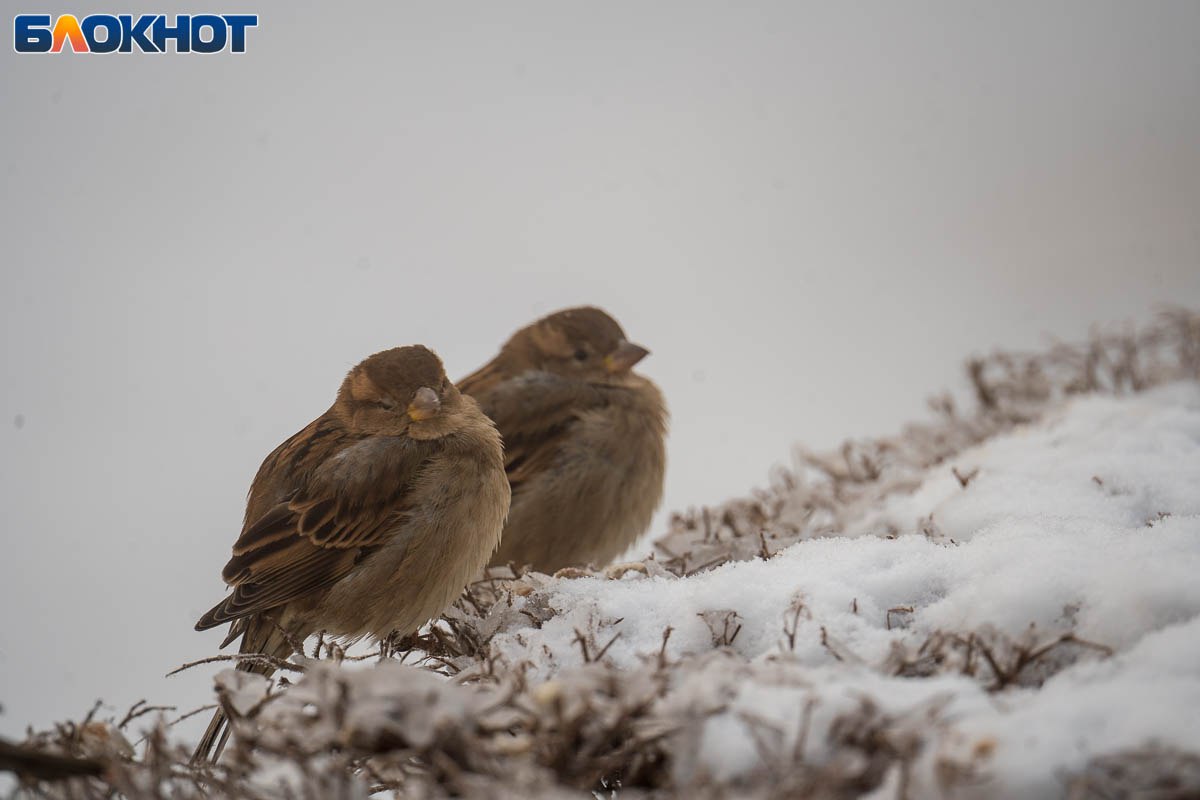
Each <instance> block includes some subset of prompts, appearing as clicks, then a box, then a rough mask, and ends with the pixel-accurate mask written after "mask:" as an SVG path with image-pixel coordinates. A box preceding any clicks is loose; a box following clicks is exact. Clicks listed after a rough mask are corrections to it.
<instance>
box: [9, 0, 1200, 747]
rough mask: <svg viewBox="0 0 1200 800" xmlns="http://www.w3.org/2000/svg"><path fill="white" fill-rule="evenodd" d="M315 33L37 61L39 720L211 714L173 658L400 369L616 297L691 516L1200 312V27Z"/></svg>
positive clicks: (1181, 8)
mask: <svg viewBox="0 0 1200 800" xmlns="http://www.w3.org/2000/svg"><path fill="white" fill-rule="evenodd" d="M3 5H4V14H3V16H4V18H5V19H11V17H12V15H13V14H15V13H18V12H25V11H31V10H36V8H35V7H34V6H35V5H37V4H24V5H16V4H13V3H12V2H10V1H9V0H5V2H4V3H3ZM317 9H318V6H317V4H311V6H309V5H307V4H287V5H284V4H267V3H265V2H260V3H258V4H257V5H255V4H251V5H246V4H241V5H237V6H236V8H235V7H229V6H221V7H219V8H218V7H209V6H203V5H196V4H194V3H193V4H189V5H188V6H187V7H186V8H182V7H177V4H176V3H174V2H158V3H153V4H149V3H144V2H135V3H125V4H124V5H121V6H120V7H119V8H118V7H114V6H111V5H101V4H97V3H91V2H83V0H80V1H79V2H72V3H70V4H68V5H66V6H56V7H54V8H53V9H48V10H50V11H52V12H53V13H63V12H73V13H76V14H78V15H80V16H82V15H83V14H86V13H89V12H110V13H116V12H118V11H121V12H125V11H132V12H134V13H139V12H170V13H174V12H176V11H180V10H187V11H191V12H193V13H199V12H204V11H231V10H235V11H251V12H257V13H259V14H260V15H261V22H260V26H259V27H258V28H257V29H254V30H252V31H250V34H249V38H248V47H249V52H248V53H247V54H245V55H243V56H236V57H234V56H231V55H228V54H223V55H218V56H194V55H193V56H183V55H160V56H119V55H112V56H75V55H71V54H61V55H57V56H18V55H16V54H15V53H13V52H12V51H11V49H10V48H9V47H8V46H7V45H6V46H4V47H0V51H3V55H2V56H0V109H2V111H0V136H2V137H3V138H2V142H3V151H2V155H0V175H2V176H3V180H2V181H0V187H2V189H0V191H2V195H0V241H2V243H3V255H2V256H0V265H2V267H0V268H2V269H3V274H2V281H0V325H2V326H3V339H2V341H0V370H2V373H0V376H2V378H0V536H3V545H4V546H3V556H2V557H0V608H2V609H3V611H0V614H2V615H3V624H2V625H0V703H2V704H3V705H4V713H3V715H0V733H4V734H9V735H12V734H16V733H18V732H19V731H21V730H22V729H23V727H24V726H25V725H26V724H27V723H34V724H36V725H45V724H47V723H49V722H51V721H52V720H55V719H61V718H65V717H68V716H78V715H80V714H81V713H82V712H83V711H85V710H86V709H87V708H88V707H89V706H90V704H91V702H92V700H93V699H95V698H97V697H104V698H105V699H106V700H108V701H110V702H111V703H112V704H113V705H114V706H120V707H122V708H123V707H124V706H126V705H128V704H129V703H131V702H132V701H134V700H137V699H138V698H141V697H147V698H149V699H150V700H152V701H154V702H159V703H176V704H179V705H180V706H181V707H188V706H189V705H196V704H199V703H200V702H202V701H203V700H204V698H205V697H206V692H207V688H208V686H209V680H210V678H209V676H210V675H211V672H204V671H199V670H198V671H193V672H192V673H190V674H188V675H185V676H182V677H179V678H174V679H171V680H170V681H167V680H164V679H162V677H161V676H162V675H163V673H164V672H166V671H167V670H168V669H169V668H171V667H173V666H175V665H177V664H179V663H180V662H183V661H185V660H189V659H193V658H198V657H201V656H205V655H208V654H210V653H211V652H213V650H214V648H215V647H216V644H217V643H218V641H219V639H220V634H219V633H218V632H216V631H213V632H210V633H208V634H205V635H201V634H197V633H194V632H193V631H192V624H193V623H194V621H195V619H196V618H197V617H198V616H199V614H200V613H201V612H202V611H203V610H205V609H207V608H208V607H209V606H210V605H211V604H212V603H214V602H215V601H216V600H217V599H218V598H219V597H220V596H221V594H222V591H223V585H222V583H221V581H220V577H219V574H220V569H221V566H222V565H223V563H224V561H225V559H226V557H227V555H228V550H229V547H230V545H231V543H232V541H233V539H234V538H235V536H236V534H237V531H238V528H239V525H240V521H241V515H242V509H243V501H244V496H245V491H246V489H247V487H248V485H249V482H250V479H251V477H252V476H253V474H254V471H255V470H256V468H257V467H258V464H259V462H260V461H261V459H262V458H263V456H264V455H265V454H266V453H267V452H269V451H270V450H271V449H272V448H273V447H274V446H275V445H276V444H277V443H278V442H280V441H281V440H282V439H284V438H285V437H287V436H288V435H290V434H291V433H293V432H294V431H296V430H297V429H299V428H300V427H301V426H303V425H304V424H305V423H306V422H308V421H309V420H310V419H312V418H313V417H315V416H316V415H318V414H319V413H321V412H322V411H323V410H324V409H325V408H326V407H327V406H328V405H329V403H330V402H331V401H332V399H333V395H334V393H335V391H336V388H337V386H338V383H339V381H340V380H341V377H342V375H343V374H344V373H345V371H346V370H347V369H348V368H349V367H350V366H351V365H353V364H354V363H355V362H357V361H358V360H360V359H361V358H362V357H364V356H366V355H367V354H369V353H372V352H375V351H377V350H380V349H384V348H387V347H391V346H395V345H400V344H408V343H413V342H423V343H425V344H428V345H430V346H431V347H433V348H434V349H436V350H437V351H438V352H439V353H440V354H441V355H442V357H443V359H444V360H445V362H446V364H447V368H448V370H449V371H450V373H451V375H452V376H457V377H461V376H462V375H465V374H466V373H468V372H470V371H471V370H472V369H474V368H475V367H476V366H478V365H479V364H480V363H482V362H483V361H485V360H486V359H487V358H489V357H490V356H491V355H492V354H493V353H494V351H495V350H496V348H497V347H498V346H499V344H500V342H501V341H502V340H503V339H504V338H505V337H506V336H507V335H508V334H509V333H510V332H511V331H512V330H513V329H514V328H516V327H518V326H520V325H522V324H524V323H526V322H528V321H530V320H531V319H533V318H535V317H536V316H539V315H541V314H543V313H545V312H548V311H551V310H553V309H556V308H559V307H562V306H566V305H573V304H580V303H593V304H598V305H601V306H603V307H605V308H607V309H609V310H610V311H611V312H612V313H613V314H614V315H616V316H617V317H618V319H620V321H621V322H622V323H623V324H624V326H625V328H626V330H627V332H628V333H629V335H630V336H631V338H633V339H635V340H637V341H639V342H641V343H643V344H645V345H646V346H648V347H649V348H651V349H652V350H653V355H652V356H651V357H650V358H649V359H647V360H646V361H645V362H644V371H645V372H646V374H648V375H650V376H651V377H653V378H654V379H655V380H657V381H659V382H660V383H661V385H662V387H663V388H664V390H665V392H666V395H667V398H668V400H669V402H670V405H671V409H672V412H673V417H674V422H673V426H672V432H671V440H670V459H671V462H670V468H669V474H668V481H667V495H666V506H667V508H682V507H685V506H687V505H690V504H699V503H705V502H718V501H721V500H723V499H726V498H728V497H731V496H737V495H741V494H744V493H745V492H746V491H747V490H748V489H749V488H751V487H752V486H754V485H760V484H762V483H763V482H764V480H765V476H766V474H767V471H768V469H769V467H770V466H771V465H772V464H773V463H777V462H782V461H786V460H787V459H788V454H789V448H790V446H791V444H792V443H793V442H802V443H805V444H806V445H809V446H813V447H828V446H831V445H834V444H836V443H837V442H838V441H840V440H841V439H842V438H844V437H847V436H865V435H873V434H880V433H887V432H890V431H893V430H895V429H896V428H898V427H899V426H900V425H901V424H902V423H903V422H905V421H908V420H910V419H913V418H916V417H919V416H921V415H922V414H923V413H924V400H925V398H926V396H927V395H929V394H931V393H932V392H934V391H936V390H938V389H940V388H942V387H946V386H952V385H955V384H956V382H958V380H959V364H960V362H961V360H962V359H963V357H965V356H967V355H968V354H970V353H972V352H977V351H980V350H984V349H989V348H991V347H993V346H1011V347H1029V346H1033V345H1037V344H1039V343H1041V342H1044V341H1045V340H1046V337H1047V336H1048V335H1058V336H1062V337H1067V338H1071V337H1080V336H1082V335H1083V334H1085V333H1086V331H1087V328H1088V326H1089V324H1090V323H1092V322H1098V321H1112V320H1129V319H1144V318H1146V317H1147V316H1148V315H1149V314H1150V312H1151V311H1152V310H1153V308H1154V306H1155V304H1157V303H1162V302H1173V303H1179V304H1184V305H1191V306H1193V307H1195V306H1197V305H1200V144H1198V143H1200V3H1196V2H1190V1H1188V2H1176V3H1166V2H1149V3H1102V2H1093V1H1091V0H1089V1H1088V2H1070V3H1063V2H1060V3H1043V2H1036V3H1033V2H1030V3H1014V2H1004V3H994V4H983V3H963V2H947V3H933V4H930V3H891V2H880V3H855V4H848V3H828V4H823V5H816V4H806V3H798V2H784V3H754V4H747V3H697V2H685V3H643V2H591V3H584V2H569V3H564V2H557V1H556V2H544V3H515V2H505V3H459V4H444V3H437V4H434V3H427V4H420V5H417V4H412V3H391V2H389V3H378V4H373V5H370V6H364V7H362V8H361V9H360V10H358V11H354V12H351V11H349V10H347V11H342V12H338V13H333V12H325V11H320V10H317ZM8 33H11V29H10V30H9V32H8ZM8 33H6V35H8ZM656 524H657V525H658V526H661V525H662V524H663V518H662V517H661V516H660V519H659V522H658V523H656Z"/></svg>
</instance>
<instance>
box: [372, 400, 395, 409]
mask: <svg viewBox="0 0 1200 800" xmlns="http://www.w3.org/2000/svg"><path fill="white" fill-rule="evenodd" d="M375 405H377V406H379V407H380V408H382V409H384V410H386V411H391V410H392V409H394V408H395V407H396V403H395V402H393V401H392V400H389V399H387V398H380V399H378V400H376V401H375Z"/></svg>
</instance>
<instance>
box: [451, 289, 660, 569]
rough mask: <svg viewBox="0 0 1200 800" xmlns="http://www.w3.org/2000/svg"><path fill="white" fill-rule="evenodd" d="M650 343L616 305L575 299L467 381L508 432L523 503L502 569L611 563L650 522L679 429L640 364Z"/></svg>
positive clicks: (502, 552) (515, 493)
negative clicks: (631, 333) (580, 303)
mask: <svg viewBox="0 0 1200 800" xmlns="http://www.w3.org/2000/svg"><path fill="white" fill-rule="evenodd" d="M649 352H650V351H649V350H647V349H646V348H644V347H642V346H641V345H637V344H634V343H632V342H630V341H629V340H628V339H627V338H626V337H625V332H624V331H623V330H621V326H620V325H618V324H617V322H616V320H614V319H613V318H612V317H611V316H609V315H608V314H606V313H605V312H604V311H601V310H600V309H598V308H592V307H581V308H570V309H566V310H563V311H558V312H556V313H554V314H550V315H549V316H547V317H544V318H542V319H540V320H538V321H537V322H534V323H533V324H532V325H529V326H528V327H525V328H522V329H521V330H519V331H517V332H516V333H514V334H513V335H512V338H510V339H509V340H508V341H507V342H506V343H505V344H504V346H503V347H502V348H500V352H499V354H498V355H497V356H496V357H495V358H493V359H492V360H491V361H490V362H488V363H487V364H486V365H484V366H483V367H482V368H480V369H479V370H478V371H477V372H475V373H474V374H472V375H470V376H468V377H466V378H464V379H462V380H461V381H459V384H458V388H459V389H460V390H461V391H463V392H464V393H466V394H468V395H470V396H471V397H474V398H475V399H476V400H478V401H479V405H480V407H481V408H482V409H483V411H484V413H486V414H487V415H488V416H489V417H491V418H492V419H493V420H494V421H495V423H496V427H497V428H499V429H500V434H501V436H503V438H504V468H505V471H506V472H507V474H508V482H509V485H510V486H511V487H512V509H511V511H510V512H509V516H508V522H507V523H506V524H505V527H504V533H503V535H502V536H501V539H500V548H499V549H498V550H497V551H496V553H495V555H494V556H493V557H492V565H493V566H498V565H504V564H509V563H512V564H515V565H518V566H530V567H532V568H533V569H535V570H537V571H539V572H545V573H547V574H552V573H553V572H555V571H557V570H559V569H562V568H564V567H576V566H586V565H591V566H595V567H601V566H604V565H605V564H608V563H609V562H610V561H612V560H613V559H614V558H615V557H616V556H618V555H620V554H621V552H622V551H624V550H625V549H626V548H628V547H629V546H630V545H631V544H632V543H633V542H634V541H635V540H636V539H637V538H638V537H639V536H641V534H642V533H644V532H645V530H646V528H648V527H649V525H650V519H651V516H652V515H653V514H654V510H655V508H657V507H658V504H659V501H660V500H661V499H662V492H663V474H664V472H665V470H666V441H665V440H666V433H667V409H666V404H665V401H664V400H663V396H662V392H660V391H659V390H658V387H657V386H655V385H654V383H652V382H651V381H650V380H648V379H646V378H644V377H642V376H641V375H638V374H637V373H635V372H633V371H632V369H633V366H634V365H635V364H637V363H638V362H639V361H641V360H642V359H643V358H645V357H646V356H647V355H648V354H649Z"/></svg>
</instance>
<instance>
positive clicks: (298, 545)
mask: <svg viewBox="0 0 1200 800" xmlns="http://www.w3.org/2000/svg"><path fill="white" fill-rule="evenodd" d="M315 424H316V423H314V425H315ZM310 428H312V426H310ZM305 430H306V431H309V435H308V436H307V437H306V436H305V431H301V432H300V433H299V434H297V435H296V436H295V437H293V438H292V439H291V440H289V441H288V442H285V443H284V444H283V445H282V446H281V447H280V448H279V449H278V450H276V451H275V452H274V453H272V454H271V455H270V456H268V457H267V461H265V462H264V464H263V469H262V470H260V471H259V477H258V478H256V479H255V488H254V489H252V490H251V498H250V502H249V504H248V506H249V507H250V508H252V509H253V508H256V507H257V508H264V507H265V508H266V511H265V512H262V513H260V514H258V515H257V517H256V518H254V519H253V520H251V519H249V518H248V519H247V524H246V525H245V526H244V528H243V530H242V534H241V536H239V537H238V540H237V541H236V542H235V543H234V545H233V557H232V558H230V559H229V563H228V564H226V565H225V569H224V570H223V571H222V577H223V578H224V579H225V582H226V583H228V584H229V585H230V586H232V587H233V591H232V592H231V593H230V594H229V595H227V596H226V597H225V599H224V600H222V601H221V602H220V603H218V604H217V605H216V606H214V607H213V608H212V609H211V610H210V611H209V612H208V613H207V614H205V615H204V616H203V617H201V618H200V621H199V622H197V623H196V629H197V630H205V629H207V628H211V627H214V626H216V625H220V624H222V623H224V622H229V621H231V620H236V619H240V618H243V617H247V616H251V615H253V614H258V613H261V612H264V611H268V610H270V609H272V608H276V607H278V606H280V605H283V604H284V603H287V602H288V601H290V600H294V599H296V598H299V597H303V596H305V595H308V594H310V593H311V592H314V591H316V590H318V589H321V588H324V587H326V586H329V585H331V584H333V583H336V582H337V581H338V580H341V579H342V578H343V577H345V576H346V575H347V574H348V573H349V572H350V570H351V569H353V567H354V565H355V564H356V563H357V562H358V561H359V560H360V559H361V558H362V557H363V556H364V555H366V554H367V553H368V552H370V550H371V548H373V547H375V546H377V545H379V544H381V543H383V542H384V541H386V540H387V538H388V537H389V536H390V535H392V534H393V532H394V531H395V530H396V528H397V526H398V525H399V524H400V523H401V522H402V521H403V518H404V517H405V515H406V514H407V513H408V512H409V511H410V501H411V494H412V487H413V484H414V483H415V482H416V480H417V479H418V478H419V476H420V474H421V471H422V468H423V466H424V464H425V463H426V461H427V460H428V458H429V457H430V456H432V455H433V451H434V450H436V449H437V447H438V444H437V443H436V442H431V441H417V440H414V439H410V438H408V437H369V438H362V439H357V440H353V441H349V442H347V441H346V440H345V438H344V437H336V436H335V437H328V436H327V437H325V438H326V440H328V441H326V443H325V445H324V446H320V445H321V442H320V441H318V442H317V444H316V445H314V444H313V441H312V439H313V435H312V431H310V429H305ZM289 456H290V457H289ZM295 456H299V457H298V458H296V457H295ZM279 473H283V474H282V475H281V474H279ZM281 484H282V486H281ZM289 484H290V485H291V488H290V489H288V488H287V487H288V486H289ZM280 488H284V492H283V498H282V499H281V500H279V501H278V502H275V503H274V504H273V505H268V504H266V503H264V500H263V497H262V495H263V494H264V493H265V492H268V490H270V489H273V490H274V491H278V490H279V489H280Z"/></svg>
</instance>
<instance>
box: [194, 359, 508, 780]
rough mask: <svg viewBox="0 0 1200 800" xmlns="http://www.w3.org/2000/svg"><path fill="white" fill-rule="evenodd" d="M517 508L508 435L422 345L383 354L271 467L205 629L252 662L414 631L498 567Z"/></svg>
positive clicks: (352, 377) (351, 379)
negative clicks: (511, 510)
mask: <svg viewBox="0 0 1200 800" xmlns="http://www.w3.org/2000/svg"><path fill="white" fill-rule="evenodd" d="M508 505H509V489H508V481H507V480H506V479H505V474H504V462H503V456H502V454H501V445H500V435H499V434H498V433H497V432H496V428H495V426H494V425H493V424H492V422H491V420H489V419H488V418H487V417H486V416H484V415H483V413H482V412H481V411H480V410H479V406H478V405H477V404H476V402H475V401H474V400H472V399H471V398H470V397H467V396H465V395H463V394H461V393H460V392H459V390H458V389H457V388H456V387H455V386H454V384H452V383H450V382H449V381H448V380H447V379H446V373H445V372H444V370H443V369H442V362H441V360H440V359H438V357H437V356H436V355H434V353H433V352H432V351H430V350H428V349H426V348H424V347H421V346H413V347H398V348H395V349H393V350H385V351H383V352H382V353H376V354H375V355H373V356H371V357H370V358H368V359H366V360H365V361H363V362H362V363H361V364H359V365H358V366H356V367H354V369H352V370H350V374H349V375H347V376H346V379H345V380H344V381H343V382H342V386H341V389H339V390H338V395H337V400H335V401H334V404H333V406H332V407H331V408H330V409H329V410H328V411H326V412H325V413H324V414H322V415H321V416H320V417H318V418H317V419H316V420H314V421H313V422H312V423H310V424H309V425H308V426H307V427H305V428H304V430H302V431H300V432H299V433H297V434H296V435H294V436H292V437H291V438H290V439H288V440H287V441H286V442H284V443H283V444H281V445H280V446H279V447H277V448H276V449H275V451H274V452H273V453H271V454H270V455H269V456H267V458H266V460H265V461H264V462H263V464H262V466H261V467H260V468H259V470H258V475H256V476H255V478H254V483H253V484H251V486H250V496H249V499H248V501H247V504H246V519H245V522H244V524H243V526H242V534H241V536H240V537H239V538H238V540H237V541H236V542H235V543H234V545H233V557H232V558H230V560H229V563H228V564H226V565H225V569H224V571H223V572H222V577H223V578H224V579H225V582H226V583H228V584H229V585H230V586H231V587H232V589H233V591H232V592H231V593H230V594H229V595H228V596H226V598H225V599H224V600H222V601H221V602H220V603H218V604H217V605H216V606H214V607H213V608H212V610H211V611H209V612H208V613H207V614H205V615H204V616H203V617H201V618H200V621H199V622H197V623H196V629H197V630H205V629H207V628H212V627H214V626H216V625H220V624H222V623H225V622H231V623H233V624H232V625H231V626H230V629H229V635H228V636H227V637H226V638H225V641H224V642H223V643H222V644H221V646H222V647H224V646H225V645H226V644H229V643H230V642H231V641H233V640H234V639H236V638H237V637H238V636H241V637H242V642H241V652H243V653H264V654H266V655H269V656H274V657H276V658H286V657H288V656H289V655H291V654H292V652H293V649H294V648H293V645H292V643H293V642H302V641H303V640H304V638H305V637H307V636H308V635H310V634H313V633H316V632H318V631H323V632H325V633H327V634H329V635H331V636H333V637H335V638H338V639H341V640H345V641H354V640H357V639H360V638H362V637H365V636H369V637H373V638H376V639H383V638H385V637H387V636H388V635H389V634H390V633H391V632H393V631H398V632H400V633H401V634H406V633H411V632H413V631H415V630H416V629H417V628H418V627H420V626H421V625H423V624H424V623H425V622H427V621H428V620H430V619H432V618H433V617H436V616H437V615H438V614H440V613H441V612H442V610H443V609H444V608H445V607H446V606H448V605H449V604H450V603H451V602H453V601H454V599H455V598H456V597H458V595H459V594H460V593H461V592H462V590H463V587H465V586H466V585H467V583H468V582H470V581H471V580H472V579H473V578H474V577H475V576H477V575H478V574H479V572H480V571H481V570H482V569H483V568H484V566H485V565H486V564H487V563H488V559H489V557H490V556H491V555H492V552H493V551H494V550H495V549H496V545H497V543H498V542H499V541H500V532H501V529H502V528H503V525H504V517H505V514H507V512H508ZM238 668H239V669H242V670H244V671H248V672H257V673H260V674H266V675H269V674H271V673H272V672H273V671H274V669H273V667H271V666H269V665H263V664H261V663H250V662H242V663H241V664H240V665H239V667H238ZM224 727H225V725H224V717H223V714H222V713H221V712H220V711H218V712H217V713H216V715H215V716H214V717H213V721H212V724H210V725H209V729H208V732H207V733H206V734H205V736H204V739H202V740H201V743H200V746H199V747H198V748H197V750H196V756H195V759H197V760H199V759H203V758H207V757H209V755H210V753H211V754H212V758H214V759H215V758H216V756H217V755H219V754H220V750H221V747H222V746H223V745H224V742H225V739H226V737H227V736H228V732H227V731H224V730H223V729H224ZM214 749H215V752H214Z"/></svg>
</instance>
